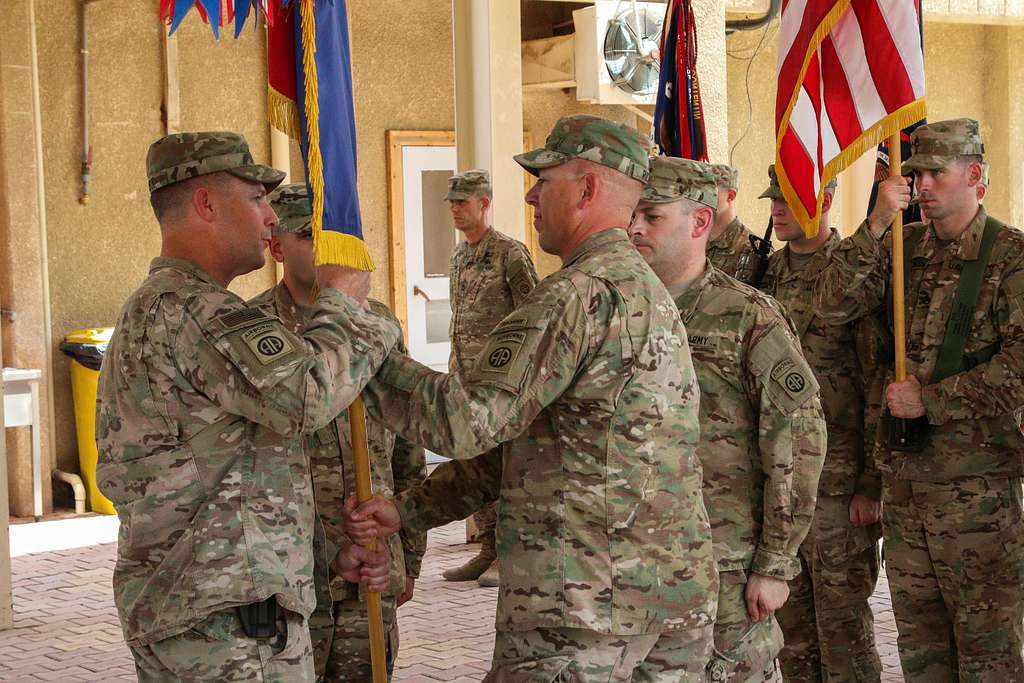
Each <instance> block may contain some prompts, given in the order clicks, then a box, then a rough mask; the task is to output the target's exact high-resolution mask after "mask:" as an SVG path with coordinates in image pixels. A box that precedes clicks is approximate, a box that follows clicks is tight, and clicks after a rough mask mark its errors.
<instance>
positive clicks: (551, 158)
mask: <svg viewBox="0 0 1024 683" xmlns="http://www.w3.org/2000/svg"><path fill="white" fill-rule="evenodd" d="M572 159H584V160H586V161H593V162H594V163H596V164H601V165H602V166H607V167H608V168H613V169H615V170H616V171H619V172H620V173H625V174H626V175H628V176H629V177H630V178H634V179H636V180H639V181H640V182H642V183H643V182H647V176H648V175H649V172H650V169H649V166H648V161H647V143H646V141H645V140H644V138H643V136H642V135H640V131H638V130H636V129H635V128H630V127H629V126H624V125H622V124H621V123H615V122H614V121H609V120H608V119H602V118H601V117H599V116H588V115H586V114H577V115H575V116H563V117H562V118H560V119H558V121H557V122H556V123H555V127H554V128H552V129H551V134H550V135H548V139H547V141H546V142H545V143H544V146H543V147H540V148H538V149H535V150H533V151H531V152H526V153H524V154H517V155H516V156H515V160H516V161H517V162H519V165H520V166H522V167H523V168H525V169H526V170H527V171H529V172H530V173H532V174H533V175H539V174H540V171H541V170H543V169H545V168H553V167H555V166H560V165H562V164H564V163H566V162H567V161H570V160H572Z"/></svg>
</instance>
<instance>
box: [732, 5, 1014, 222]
mask: <svg viewBox="0 0 1024 683" xmlns="http://www.w3.org/2000/svg"><path fill="white" fill-rule="evenodd" d="M777 29H778V22H777V21H776V22H773V23H772V24H771V26H769V28H768V34H767V36H766V38H765V41H764V45H763V46H762V49H761V51H760V52H759V53H758V55H757V57H756V58H755V59H754V60H753V62H752V63H750V62H749V57H750V55H752V54H753V52H754V50H755V48H756V45H757V43H758V41H759V39H760V38H761V36H762V34H763V31H753V32H738V33H734V34H732V35H731V36H729V37H728V38H727V44H728V52H729V60H728V84H727V88H728V94H729V98H728V99H729V111H728V114H729V145H730V149H732V163H733V165H734V166H736V167H737V168H739V170H740V194H739V197H740V205H739V215H740V216H741V218H743V220H744V221H745V222H746V223H747V225H748V226H750V227H751V228H752V229H753V230H755V231H763V230H764V226H765V225H766V224H767V222H768V213H769V210H770V207H769V205H768V201H767V200H763V199H757V195H759V194H760V193H761V191H762V190H763V189H764V188H765V186H766V185H767V168H768V164H770V163H772V162H773V161H774V154H775V152H774V144H775V124H774V116H775V78H776V76H775V69H776V66H775V62H776V43H777V41H778V37H777ZM1019 31H1020V29H1016V28H1007V27H995V26H980V25H969V24H967V25H965V24H946V23H926V24H925V37H924V40H925V71H926V82H927V87H928V118H929V120H932V121H938V120H942V119H946V118H953V117H958V116H970V117H974V118H977V119H979V121H980V122H981V125H982V133H983V135H984V136H985V139H986V150H987V154H988V156H989V160H990V163H991V164H992V178H993V183H992V188H991V191H990V194H989V196H988V198H987V199H986V202H985V204H986V206H988V207H989V209H990V210H991V211H993V212H994V213H995V214H996V215H998V216H1006V217H1007V218H1009V217H1010V216H1011V215H1014V214H1013V211H1011V206H1010V194H1011V193H1010V189H1009V188H1010V184H1009V178H1008V174H1009V171H1010V168H1009V157H1010V155H1011V153H1012V154H1013V155H1014V156H1018V157H1019V154H1020V153H1019V152H1015V151H1013V150H1015V149H1020V147H1019V146H1018V147H1016V148H1012V146H1010V145H1006V144H1003V143H1001V142H1000V141H1002V140H1006V139H1007V135H1008V134H1009V131H1010V129H1011V128H1014V129H1019V128H1020V124H1019V123H1014V124H1012V125H1011V123H1010V122H1011V121H1020V120H1021V119H1020V117H1019V116H1013V115H1012V112H1011V109H1010V107H1011V104H1012V103H1013V102H1014V99H1013V98H1012V97H1008V96H1007V90H1006V88H1005V87H1004V86H1005V84H1007V83H1008V81H1010V80H1014V81H1020V80H1021V77H1020V75H1019V74H1018V72H1019V71H1020V70H1019V69H1014V68H1013V61H1012V60H1013V58H1014V56H1015V55H1017V54H1020V53H1019V48H1020V47H1021V46H1022V44H1021V43H1020V42H1019V41H1020V40H1021V37H1020V35H1019ZM1010 36H1012V39H1011V38H1010ZM1013 41H1017V42H1013ZM951 46H955V48H953V47H951ZM1014 48H1016V49H1017V52H1014V51H1013V50H1014ZM748 63H749V65H750V74H749V97H750V102H751V104H752V113H751V114H750V119H749V120H750V124H749V127H748V125H747V122H748V105H747V97H748V88H747V87H746V86H745V75H746V70H747V68H748ZM1022 84H1024V82H1022ZM1012 106H1016V105H1012ZM741 136H742V140H741V139H740V138H741ZM737 143H738V144H737ZM1015 172H1016V173H1017V175H1016V178H1017V180H1016V183H1017V184H1018V185H1019V184H1020V182H1021V181H1020V177H1021V176H1020V169H1016V171H1015ZM839 192H840V193H842V192H843V187H842V182H841V183H840V189H839ZM1018 194H1019V191H1018ZM1019 207H1020V200H1017V201H1016V204H1015V208H1014V209H1013V210H1014V211H1017V212H1019V211H1020V208H1019ZM832 219H833V220H832V222H833V224H834V225H838V226H840V227H842V228H844V229H850V228H853V227H855V226H856V224H857V223H859V221H860V220H862V219H863V215H859V214H858V215H849V216H843V215H842V212H841V211H838V212H833V216H832Z"/></svg>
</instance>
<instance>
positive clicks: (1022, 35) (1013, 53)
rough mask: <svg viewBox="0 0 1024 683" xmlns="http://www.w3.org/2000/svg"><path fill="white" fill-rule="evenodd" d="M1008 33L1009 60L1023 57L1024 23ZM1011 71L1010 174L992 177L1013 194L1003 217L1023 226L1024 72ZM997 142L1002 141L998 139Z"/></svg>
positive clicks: (1008, 112)
mask: <svg viewBox="0 0 1024 683" xmlns="http://www.w3.org/2000/svg"><path fill="white" fill-rule="evenodd" d="M1006 34H1007V41H1006V42H1007V50H1006V54H1007V60H1011V59H1012V60H1016V59H1019V58H1020V54H1021V50H1022V49H1024V27H1020V26H1007V27H1006ZM1013 63H1014V62H1013V61H1011V62H1010V64H1013ZM1007 75H1008V81H1009V82H1008V83H1007V86H1008V87H1007V89H1006V96H1005V98H1004V104H1003V106H1004V107H1005V108H1006V117H1007V121H1008V122H1009V126H1008V131H1007V140H1006V145H1005V147H1006V149H1007V152H1008V158H1007V168H1006V176H1005V177H1003V178H999V179H996V178H992V180H993V181H994V182H997V183H1005V184H1006V187H1007V191H1008V194H1009V212H1008V213H1007V214H1006V215H1005V216H999V218H1002V219H1003V220H1005V221H1007V222H1009V223H1010V224H1011V225H1015V226H1017V227H1021V226H1024V102H1021V97H1024V73H1022V70H1021V69H1020V68H1011V69H1008V70H1007ZM993 142H994V143H995V144H998V141H993ZM987 149H988V148H987V147H986V151H987Z"/></svg>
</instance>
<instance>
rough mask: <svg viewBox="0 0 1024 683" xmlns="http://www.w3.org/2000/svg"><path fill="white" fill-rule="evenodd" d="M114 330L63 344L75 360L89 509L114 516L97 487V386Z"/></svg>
mask: <svg viewBox="0 0 1024 683" xmlns="http://www.w3.org/2000/svg"><path fill="white" fill-rule="evenodd" d="M113 332H114V328H113V327H100V328H97V329H89V330H74V331H72V332H70V333H68V335H67V336H66V337H64V342H63V343H62V344H61V345H60V349H61V351H63V352H64V353H66V354H67V355H68V356H70V357H71V394H72V396H73V398H74V401H75V431H76V432H77V433H78V464H79V466H80V467H81V470H82V479H84V480H85V489H86V492H87V496H88V500H89V509H90V510H92V511H93V512H99V513H101V514H104V515H114V514H117V511H116V510H115V509H114V504H113V503H111V502H110V501H109V500H107V498H106V496H104V495H103V494H102V493H100V490H99V488H97V487H96V461H97V459H98V458H99V454H98V453H97V451H96V387H97V385H98V384H99V381H100V362H101V361H102V360H103V354H104V352H106V350H107V343H108V342H109V341H110V335H111V334H113Z"/></svg>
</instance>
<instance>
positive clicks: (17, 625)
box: [0, 524, 903, 683]
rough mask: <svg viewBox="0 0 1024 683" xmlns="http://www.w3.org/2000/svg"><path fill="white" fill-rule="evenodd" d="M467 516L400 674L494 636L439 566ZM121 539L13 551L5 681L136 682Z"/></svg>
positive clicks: (438, 542)
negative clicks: (117, 564) (118, 598)
mask: <svg viewBox="0 0 1024 683" xmlns="http://www.w3.org/2000/svg"><path fill="white" fill-rule="evenodd" d="M461 538H463V531H462V525H461V524H451V525H449V526H446V527H444V528H442V529H439V530H437V531H435V532H431V534H430V543H429V549H428V553H427V558H426V561H425V562H424V567H423V569H424V572H423V576H422V577H421V578H420V581H419V582H418V585H417V589H416V596H415V598H414V599H413V600H412V601H411V602H409V603H408V604H407V605H405V606H404V607H402V609H401V612H400V617H399V620H400V623H401V652H400V655H399V658H398V664H397V670H396V673H395V677H394V680H395V681H402V682H403V683H436V682H437V681H445V682H446V683H473V682H476V681H480V680H481V679H482V678H483V675H484V672H485V671H486V670H487V665H488V662H489V661H490V655H491V649H492V647H493V645H494V621H493V620H494V602H495V598H496V595H497V589H493V588H480V587H478V586H477V585H476V584H475V583H457V584H456V583H448V582H446V581H444V580H443V579H441V572H442V571H444V570H445V569H447V568H449V567H453V566H456V565H458V564H461V563H462V562H464V561H465V560H467V559H468V558H469V557H471V556H472V555H473V554H474V552H475V550H476V546H467V545H465V544H462V543H460V539H461ZM114 556H115V546H114V545H113V544H104V545H95V546H90V547H87V548H79V549H77V550H65V551H55V552H47V553H37V554H33V555H25V556H22V557H16V558H14V559H13V560H12V565H13V567H12V568H13V573H14V576H13V582H14V629H12V630H10V631H0V681H62V682H64V683H78V682H81V683H85V682H91V681H104V682H107V681H109V682H111V683H113V682H116V681H134V680H135V675H134V668H133V666H132V660H131V655H130V654H129V653H128V650H127V649H126V648H125V646H124V642H123V640H122V638H121V629H120V627H119V626H118V623H117V614H116V612H115V610H114V605H113V598H112V595H111V589H110V579H111V572H112V568H113V563H114ZM872 606H873V608H874V611H875V618H876V623H875V629H876V635H877V639H878V646H879V651H880V654H881V656H882V663H883V666H884V667H885V672H884V674H883V678H882V680H883V681H885V682H886V683H890V682H895V681H902V680H903V677H902V675H901V674H900V673H899V658H898V656H897V654H896V627H895V624H894V622H893V616H892V608H891V606H890V603H889V591H888V586H887V584H886V583H885V581H884V580H883V581H881V582H879V586H878V589H877V590H876V592H875V595H874V597H873V598H872Z"/></svg>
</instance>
